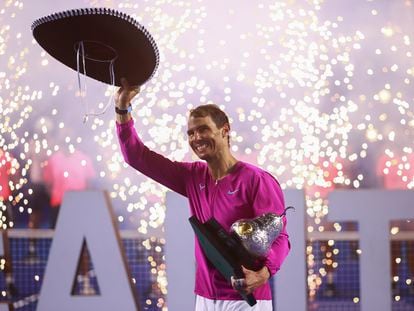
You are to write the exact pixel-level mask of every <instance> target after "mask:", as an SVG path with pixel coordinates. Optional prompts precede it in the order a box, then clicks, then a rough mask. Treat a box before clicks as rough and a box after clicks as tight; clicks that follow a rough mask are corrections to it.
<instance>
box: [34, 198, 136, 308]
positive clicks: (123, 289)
mask: <svg viewBox="0 0 414 311" xmlns="http://www.w3.org/2000/svg"><path fill="white" fill-rule="evenodd" d="M115 223H116V222H115V218H114V217H113V214H112V208H111V206H110V201H109V198H108V196H107V195H106V194H105V193H103V192H99V191H86V192H67V193H66V194H65V196H64V200H63V204H62V206H61V209H60V214H59V217H58V221H57V225H56V231H55V236H54V238H53V242H52V246H51V248H50V253H49V259H48V263H47V266H46V271H45V276H44V280H43V285H42V288H41V291H40V297H39V302H38V306H37V310H38V311H50V310H59V311H73V310H77V311H83V310H85V311H90V310H99V311H105V310H108V311H113V310H122V311H135V310H139V304H138V302H137V299H136V295H134V292H135V291H134V288H133V285H132V282H131V277H130V275H129V273H128V268H127V265H126V260H125V257H124V256H123V250H122V246H121V239H120V236H119V233H118V230H117V228H116V225H115ZM84 240H85V241H86V243H87V245H88V249H89V253H90V258H91V261H92V264H93V266H94V268H95V274H96V276H97V280H98V283H99V289H100V295H99V296H74V295H71V292H72V285H73V281H74V279H75V275H76V273H77V268H78V262H79V257H80V255H81V249H82V245H83V241H84Z"/></svg>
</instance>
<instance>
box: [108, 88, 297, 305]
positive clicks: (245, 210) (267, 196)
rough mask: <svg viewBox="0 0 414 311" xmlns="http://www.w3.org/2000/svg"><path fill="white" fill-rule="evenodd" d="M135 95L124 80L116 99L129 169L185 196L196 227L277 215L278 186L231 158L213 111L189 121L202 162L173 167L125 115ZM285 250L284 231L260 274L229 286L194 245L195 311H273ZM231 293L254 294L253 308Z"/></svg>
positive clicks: (220, 117)
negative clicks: (272, 281) (273, 282)
mask: <svg viewBox="0 0 414 311" xmlns="http://www.w3.org/2000/svg"><path fill="white" fill-rule="evenodd" d="M138 92H139V89H138V88H133V87H130V86H129V84H128V82H127V81H126V80H123V81H122V87H121V88H120V89H119V91H118V94H117V96H116V99H115V101H116V108H115V111H116V120H117V133H118V138H119V142H120V146H121V150H122V153H123V155H124V158H125V161H126V162H127V163H128V164H130V165H131V166H132V167H134V168H135V169H137V170H138V171H140V172H141V173H143V174H145V175H146V176H148V177H150V178H152V179H154V180H155V181H157V182H159V183H161V184H163V185H165V186H166V187H168V188H170V189H171V190H173V191H176V192H178V193H180V194H182V195H184V196H186V197H187V198H188V200H189V204H190V210H191V214H192V215H195V216H196V217H197V219H198V220H199V221H200V222H205V221H207V220H208V219H209V218H211V217H213V216H214V217H215V219H216V220H217V221H218V222H219V223H220V224H221V225H222V226H223V227H224V228H225V229H227V230H229V229H230V226H231V224H232V223H233V222H235V221H236V220H239V219H241V218H254V217H257V216H261V215H263V214H264V213H267V212H272V213H276V214H279V215H280V214H281V213H282V212H283V211H284V200H283V194H282V191H281V189H280V186H279V184H278V182H277V181H276V180H275V179H274V178H273V177H272V176H271V175H270V174H269V173H267V172H265V171H263V170H261V169H259V168H257V167H255V166H253V165H250V164H247V163H244V162H241V161H238V160H237V159H236V158H235V157H234V156H233V155H232V154H231V151H230V142H229V133H230V124H229V120H228V117H227V116H226V114H225V113H224V112H223V111H221V110H220V109H219V108H218V107H217V106H215V105H204V106H200V107H198V108H196V109H194V110H192V111H191V112H190V117H189V120H188V130H187V134H188V139H189V144H190V146H191V148H192V150H193V151H194V152H195V153H196V155H197V156H198V157H199V158H200V159H201V160H204V161H205V162H202V161H197V162H194V163H184V162H175V161H171V160H169V159H167V158H165V157H163V156H162V155H160V154H157V153H155V152H153V151H151V150H149V149H148V148H147V147H146V146H144V144H143V143H142V141H141V140H140V139H139V138H138V135H137V133H136V131H135V129H134V126H133V124H134V122H133V120H132V117H131V114H130V112H131V106H130V102H131V100H132V99H133V97H134V96H135V95H136V94H138ZM284 224H285V225H286V219H284ZM289 249H290V245H289V241H288V235H287V233H286V229H284V230H283V231H282V233H281V234H280V235H279V237H278V238H277V239H276V241H275V242H274V243H273V245H272V248H271V249H270V251H269V254H268V256H267V258H266V259H265V260H264V262H263V268H262V269H260V270H259V271H252V270H248V269H243V272H244V274H245V278H244V280H243V281H242V282H240V281H238V282H233V285H232V284H229V282H227V281H226V279H225V278H224V277H222V276H221V274H220V273H219V272H218V271H217V270H216V269H215V268H214V267H213V266H212V265H211V264H210V263H209V262H208V260H207V258H206V257H205V256H204V254H203V252H202V250H201V248H200V245H199V243H198V241H197V240H196V243H195V257H196V263H197V268H196V284H195V293H196V295H197V297H196V311H199V310H200V311H201V310H261V311H262V310H272V301H271V299H272V297H271V289H270V286H269V283H268V279H269V278H270V276H271V275H273V274H274V273H276V271H278V270H279V269H280V266H281V264H282V262H283V260H284V259H285V257H286V256H287V254H288V252H289ZM235 287H237V288H236V289H237V290H238V291H243V292H245V293H247V294H249V293H253V294H254V296H255V298H256V299H257V304H256V305H255V306H254V307H253V308H251V307H250V306H249V305H248V304H247V303H246V302H245V301H244V300H242V298H241V296H240V295H239V294H238V292H237V291H236V290H235Z"/></svg>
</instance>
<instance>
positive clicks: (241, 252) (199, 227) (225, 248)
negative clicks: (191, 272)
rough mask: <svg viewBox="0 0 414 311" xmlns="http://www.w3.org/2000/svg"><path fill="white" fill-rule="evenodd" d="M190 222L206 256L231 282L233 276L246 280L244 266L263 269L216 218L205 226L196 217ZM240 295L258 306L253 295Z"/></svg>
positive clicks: (250, 303)
mask: <svg viewBox="0 0 414 311" xmlns="http://www.w3.org/2000/svg"><path fill="white" fill-rule="evenodd" d="M189 221H190V224H191V226H192V227H193V230H194V232H195V234H196V236H197V239H198V241H199V243H200V245H201V248H202V249H203V251H204V254H205V255H206V257H207V258H208V260H209V261H210V262H211V263H212V264H213V265H214V267H215V268H216V269H217V270H218V271H219V272H220V273H221V274H222V275H223V276H224V277H225V278H226V279H227V280H228V281H229V282H231V277H232V276H233V277H235V278H236V279H237V278H244V273H243V270H242V267H241V266H242V265H243V266H244V267H246V268H247V269H250V270H259V269H260V268H261V265H260V262H259V261H258V259H255V258H252V255H250V254H249V253H248V252H247V250H246V249H245V248H244V247H243V246H242V244H241V242H240V241H239V240H238V238H237V237H236V236H234V235H231V234H229V233H228V232H227V231H226V230H225V229H224V228H223V227H222V226H221V225H220V224H219V223H218V222H217V221H216V220H215V219H214V218H211V219H209V220H208V221H207V222H205V223H203V224H202V223H200V222H199V221H198V219H197V218H196V217H195V216H192V217H190V218H189ZM239 293H240V295H241V297H242V298H243V299H244V300H245V301H246V302H247V303H248V304H249V305H250V306H254V305H255V304H256V299H255V298H254V296H253V294H249V295H246V294H244V293H242V292H239Z"/></svg>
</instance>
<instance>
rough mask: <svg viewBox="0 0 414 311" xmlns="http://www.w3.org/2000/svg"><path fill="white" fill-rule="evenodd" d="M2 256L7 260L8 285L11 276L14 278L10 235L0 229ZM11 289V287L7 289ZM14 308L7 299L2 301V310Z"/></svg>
mask: <svg viewBox="0 0 414 311" xmlns="http://www.w3.org/2000/svg"><path fill="white" fill-rule="evenodd" d="M0 234H1V236H0V257H1V258H4V259H5V260H6V267H5V268H4V270H3V273H4V278H5V280H6V286H8V285H10V284H8V283H10V282H11V280H10V278H12V275H11V272H12V271H11V259H10V256H9V247H8V237H7V231H6V230H0ZM7 290H9V289H7ZM12 309H13V308H12V307H11V306H10V305H9V303H8V302H7V301H2V302H0V311H9V310H12Z"/></svg>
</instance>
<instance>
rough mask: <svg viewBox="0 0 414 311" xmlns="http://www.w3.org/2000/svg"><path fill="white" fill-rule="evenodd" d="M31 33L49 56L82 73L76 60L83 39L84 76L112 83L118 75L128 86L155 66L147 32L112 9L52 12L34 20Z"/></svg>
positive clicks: (141, 81)
mask: <svg viewBox="0 0 414 311" xmlns="http://www.w3.org/2000/svg"><path fill="white" fill-rule="evenodd" d="M32 31H33V36H34V38H35V39H36V41H37V42H38V43H39V44H40V46H42V47H43V48H44V49H45V50H46V51H47V52H48V53H49V54H50V55H51V56H53V57H54V58H56V59H57V60H58V61H60V62H62V63H63V64H65V65H67V66H69V67H70V68H72V69H74V70H76V71H77V70H78V69H79V67H80V69H82V70H80V72H83V60H82V59H80V66H79V65H78V60H77V57H78V55H77V48H78V46H79V44H80V43H81V42H82V43H83V46H84V55H85V57H84V61H85V68H86V73H85V74H86V75H87V76H89V77H91V78H93V79H96V80H99V81H102V82H104V83H107V84H111V74H110V63H111V60H113V66H114V76H115V77H114V82H115V83H114V84H115V85H117V86H121V78H126V79H127V80H128V82H129V84H130V85H142V84H144V83H145V82H146V81H148V80H149V79H150V78H151V77H152V75H153V74H154V72H155V70H156V69H157V67H158V60H159V55H158V49H157V46H156V44H155V41H154V39H153V38H152V37H151V35H150V34H149V32H148V31H147V30H146V29H145V28H144V27H143V26H142V25H140V24H139V23H138V22H137V21H136V20H135V19H133V18H131V17H130V16H128V15H126V14H124V13H120V12H118V11H115V10H112V9H106V8H105V9H102V8H88V9H75V10H70V11H65V12H60V13H55V14H52V15H49V16H47V17H43V18H40V19H38V20H36V21H35V22H34V23H33V25H32Z"/></svg>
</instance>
